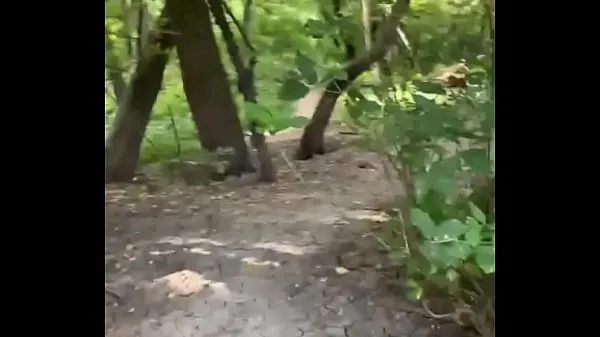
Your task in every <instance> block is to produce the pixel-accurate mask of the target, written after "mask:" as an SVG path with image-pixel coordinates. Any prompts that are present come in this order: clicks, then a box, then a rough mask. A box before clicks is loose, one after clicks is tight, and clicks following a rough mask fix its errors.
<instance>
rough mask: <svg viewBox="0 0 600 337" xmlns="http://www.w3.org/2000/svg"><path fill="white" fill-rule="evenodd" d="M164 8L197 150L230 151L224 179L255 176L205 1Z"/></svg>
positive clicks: (171, 0)
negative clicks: (168, 19)
mask: <svg viewBox="0 0 600 337" xmlns="http://www.w3.org/2000/svg"><path fill="white" fill-rule="evenodd" d="M165 6H166V10H167V12H168V15H169V18H170V19H171V24H172V28H173V30H174V31H175V32H176V33H175V34H174V40H175V45H176V49H177V56H178V57H179V64H180V68H181V74H182V81H183V89H184V92H185V95H186V98H187V101H188V104H189V107H190V110H191V112H192V119H193V120H194V123H195V125H196V129H197V131H198V136H199V139H200V143H201V144H202V147H203V148H204V149H205V150H208V151H215V150H217V148H219V147H230V148H232V149H233V150H234V155H233V157H232V158H231V160H230V163H229V167H228V169H227V173H228V174H236V175H239V174H241V173H243V172H252V171H254V168H253V166H252V164H251V162H250V156H249V154H248V149H247V147H246V142H245V141H244V135H243V133H242V126H241V123H240V119H239V117H238V115H237V108H236V106H235V103H234V100H233V96H232V93H231V90H230V88H229V83H228V80H227V74H226V72H225V69H224V67H223V63H222V62H221V56H220V53H219V49H218V46H217V42H216V39H215V35H214V32H213V29H212V24H211V18H210V13H209V8H208V5H207V4H206V2H205V1H196V0H167V1H166V5H165Z"/></svg>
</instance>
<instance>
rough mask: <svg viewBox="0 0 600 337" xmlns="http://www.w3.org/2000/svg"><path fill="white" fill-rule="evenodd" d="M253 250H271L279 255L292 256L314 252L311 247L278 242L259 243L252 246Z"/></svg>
mask: <svg viewBox="0 0 600 337" xmlns="http://www.w3.org/2000/svg"><path fill="white" fill-rule="evenodd" d="M252 247H253V248H261V249H271V250H274V251H276V252H278V253H284V254H291V255H297V256H298V255H304V254H307V253H312V252H314V250H315V249H314V248H311V247H298V246H294V245H290V244H287V245H286V244H281V243H277V242H259V243H255V244H253V245H252Z"/></svg>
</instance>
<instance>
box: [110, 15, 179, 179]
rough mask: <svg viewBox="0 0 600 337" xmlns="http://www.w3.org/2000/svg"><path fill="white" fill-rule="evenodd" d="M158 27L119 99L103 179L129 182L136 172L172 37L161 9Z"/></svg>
mask: <svg viewBox="0 0 600 337" xmlns="http://www.w3.org/2000/svg"><path fill="white" fill-rule="evenodd" d="M159 27H160V28H159V30H158V31H154V32H153V34H151V35H150V42H149V44H148V45H149V46H148V48H147V50H146V51H144V53H142V55H141V56H140V59H139V62H138V64H137V66H136V68H135V71H134V73H133V76H132V79H131V83H130V84H129V87H128V89H127V90H126V93H125V97H124V98H123V99H122V100H121V102H119V106H118V109H117V115H116V119H115V121H114V124H113V127H112V129H111V133H110V135H109V137H108V140H107V144H106V149H105V179H106V181H107V182H112V181H121V182H124V181H131V179H133V177H134V175H135V170H136V168H137V162H138V159H139V155H140V146H141V143H142V140H143V137H144V133H145V131H146V126H147V125H148V121H149V120H150V115H151V114H152V107H153V106H154V102H155V101H156V97H157V95H158V92H159V91H160V87H161V83H162V80H163V72H164V70H165V66H166V64H167V61H168V58H169V55H168V51H169V50H170V49H171V48H172V47H173V36H172V35H170V34H167V33H166V32H167V31H168V30H169V28H170V25H169V22H168V21H167V20H166V13H165V11H164V10H163V13H162V14H161V20H160V25H159Z"/></svg>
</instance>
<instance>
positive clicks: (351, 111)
mask: <svg viewBox="0 0 600 337" xmlns="http://www.w3.org/2000/svg"><path fill="white" fill-rule="evenodd" d="M346 111H347V112H348V116H350V118H352V121H353V122H357V121H358V119H359V118H360V117H361V116H362V115H363V109H361V107H360V106H359V105H358V104H354V103H351V104H348V105H346Z"/></svg>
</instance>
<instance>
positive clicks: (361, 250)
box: [106, 141, 457, 337]
mask: <svg viewBox="0 0 600 337" xmlns="http://www.w3.org/2000/svg"><path fill="white" fill-rule="evenodd" d="M293 145H295V142H289V141H287V142H286V141H284V142H280V143H279V144H277V145H276V146H273V148H274V149H273V150H274V151H273V152H275V153H277V156H276V161H277V164H278V167H279V168H280V170H279V177H278V178H279V181H278V183H277V184H272V185H266V184H261V185H257V184H245V183H243V182H241V181H239V180H233V181H228V182H226V183H222V184H220V185H215V186H209V187H193V186H173V185H172V186H163V187H161V188H160V189H159V190H158V191H156V192H154V193H152V194H151V193H147V192H144V191H143V188H141V187H127V188H124V187H118V186H107V188H106V219H107V220H106V221H107V231H106V283H107V293H106V335H107V336H123V337H130V336H143V337H146V336H148V337H150V336H199V337H200V336H206V337H208V336H242V337H250V336H319V337H320V336H350V337H366V336H386V337H387V336H455V335H456V333H457V331H449V330H456V329H455V328H454V327H452V326H443V327H442V328H441V329H440V326H439V325H438V324H436V323H435V322H433V321H431V320H429V319H426V318H424V317H423V316H421V315H420V314H418V313H416V312H415V310H414V306H413V305H412V304H410V303H408V302H407V301H406V300H404V299H403V287H402V278H401V277H399V276H401V275H397V273H398V272H397V271H394V269H392V268H390V267H389V265H388V263H387V261H386V260H385V258H384V256H383V255H382V254H380V253H379V252H378V249H377V243H376V240H375V239H374V238H373V237H372V236H369V235H365V233H368V232H369V231H370V229H371V227H372V226H373V224H376V223H377V221H378V218H380V217H381V215H380V214H379V213H378V212H376V211H374V210H376V209H379V208H381V206H382V205H383V204H385V203H387V202H388V201H389V200H390V198H391V195H390V193H391V190H390V187H389V183H388V182H387V180H386V179H385V178H384V174H383V169H382V166H381V163H380V160H379V159H377V158H376V157H375V155H374V154H372V153H367V152H364V151H360V150H358V149H356V148H353V147H343V148H342V149H340V150H339V151H336V152H333V153H330V154H328V155H326V156H320V157H317V158H316V159H315V160H312V161H307V162H293V163H292V165H289V164H288V160H286V159H284V158H283V156H282V155H281V153H282V151H284V152H287V153H288V156H289V157H291V153H292V149H293V148H290V146H293ZM365 163H369V165H367V167H365ZM340 267H343V268H340ZM182 270H188V271H193V272H195V273H198V274H199V275H201V277H202V278H201V279H200V281H198V282H202V289H201V290H199V291H192V294H189V295H188V294H184V295H187V296H178V295H177V294H176V293H177V292H176V291H173V289H170V288H169V287H167V286H159V284H160V282H153V280H156V279H158V278H160V277H163V276H165V275H169V274H171V273H175V272H178V271H182ZM417 311H418V310H417Z"/></svg>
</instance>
